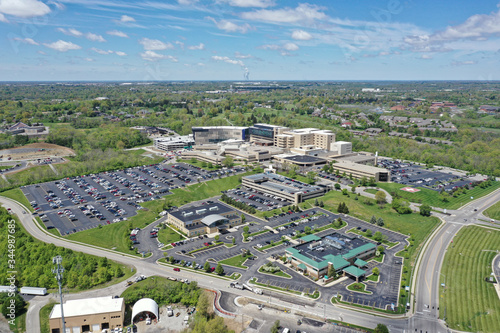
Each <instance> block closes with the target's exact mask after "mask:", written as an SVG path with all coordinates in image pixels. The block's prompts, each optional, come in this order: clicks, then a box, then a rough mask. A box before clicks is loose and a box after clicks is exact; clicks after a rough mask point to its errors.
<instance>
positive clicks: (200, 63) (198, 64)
mask: <svg viewBox="0 0 500 333" xmlns="http://www.w3.org/2000/svg"><path fill="white" fill-rule="evenodd" d="M196 65H197V66H205V64H204V63H202V62H199V63H197V64H196Z"/></svg>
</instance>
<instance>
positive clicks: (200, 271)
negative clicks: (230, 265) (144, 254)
mask: <svg viewBox="0 0 500 333" xmlns="http://www.w3.org/2000/svg"><path fill="white" fill-rule="evenodd" d="M157 263H158V264H160V265H162V266H165V267H172V269H173V268H179V269H180V270H186V271H190V272H193V273H196V274H201V275H206V276H211V277H216V278H219V279H223V280H228V281H234V280H238V279H239V278H240V277H241V274H240V273H233V274H231V275H230V276H221V275H217V274H216V273H215V272H207V271H205V270H204V269H203V268H200V269H194V268H190V267H186V266H183V265H176V264H171V263H169V262H168V259H167V258H161V259H158V260H157Z"/></svg>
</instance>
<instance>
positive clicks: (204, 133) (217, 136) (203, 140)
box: [192, 126, 248, 145]
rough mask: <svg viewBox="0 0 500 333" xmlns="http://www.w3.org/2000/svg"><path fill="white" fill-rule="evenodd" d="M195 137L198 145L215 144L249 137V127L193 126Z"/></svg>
mask: <svg viewBox="0 0 500 333" xmlns="http://www.w3.org/2000/svg"><path fill="white" fill-rule="evenodd" d="M192 131H193V137H194V141H195V143H196V144H197V145H204V144H214V143H219V142H222V141H226V140H230V139H234V140H244V141H246V140H247V139H248V127H240V126H206V127H193V128H192Z"/></svg>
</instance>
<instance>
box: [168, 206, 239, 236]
mask: <svg viewBox="0 0 500 333" xmlns="http://www.w3.org/2000/svg"><path fill="white" fill-rule="evenodd" d="M241 222H242V221H241V216H240V214H239V212H238V211H237V210H236V209H234V208H232V207H230V206H226V205H223V204H221V203H219V202H216V203H211V204H206V205H196V206H191V207H187V208H182V209H179V210H176V211H174V212H170V213H168V217H167V223H168V224H170V225H172V226H174V227H176V228H177V229H179V230H180V231H182V232H183V233H185V234H186V235H188V237H193V236H199V235H203V234H211V233H215V232H218V231H219V230H220V229H227V228H232V227H234V226H236V225H239V224H241Z"/></svg>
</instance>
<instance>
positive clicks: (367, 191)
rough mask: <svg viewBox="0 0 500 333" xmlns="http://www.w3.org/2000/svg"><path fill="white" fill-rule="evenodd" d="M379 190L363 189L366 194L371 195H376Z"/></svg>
mask: <svg viewBox="0 0 500 333" xmlns="http://www.w3.org/2000/svg"><path fill="white" fill-rule="evenodd" d="M378 191H379V190H376V189H373V188H367V189H365V192H366V193H371V194H377V192H378Z"/></svg>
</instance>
